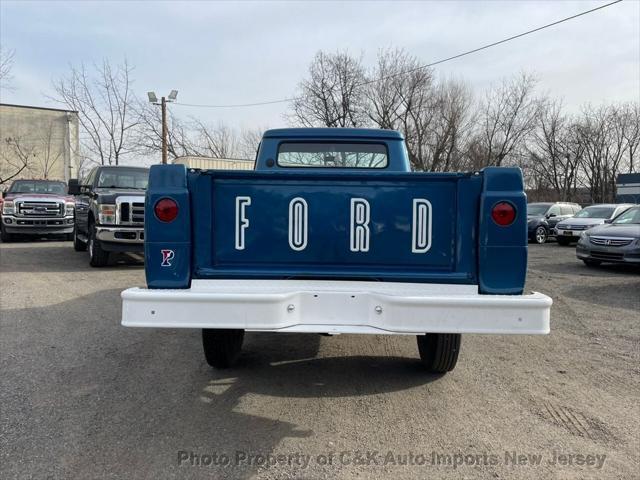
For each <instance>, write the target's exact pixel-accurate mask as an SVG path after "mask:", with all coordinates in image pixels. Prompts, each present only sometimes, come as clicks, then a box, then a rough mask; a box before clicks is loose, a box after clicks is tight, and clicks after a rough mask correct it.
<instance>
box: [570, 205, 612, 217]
mask: <svg viewBox="0 0 640 480" xmlns="http://www.w3.org/2000/svg"><path fill="white" fill-rule="evenodd" d="M614 210H615V207H585V208H583V209H582V210H580V211H579V212H578V213H576V214H575V215H574V217H575V218H611V215H613V211H614Z"/></svg>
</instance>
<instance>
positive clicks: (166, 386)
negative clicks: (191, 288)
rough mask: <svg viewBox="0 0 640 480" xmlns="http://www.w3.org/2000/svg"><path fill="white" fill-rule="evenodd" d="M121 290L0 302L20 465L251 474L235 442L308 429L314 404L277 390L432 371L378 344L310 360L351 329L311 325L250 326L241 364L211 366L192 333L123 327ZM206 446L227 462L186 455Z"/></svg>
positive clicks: (9, 410) (156, 473) (361, 390)
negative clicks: (266, 329) (26, 304)
mask: <svg viewBox="0 0 640 480" xmlns="http://www.w3.org/2000/svg"><path fill="white" fill-rule="evenodd" d="M119 295H120V290H119V289H112V290H101V291H98V292H95V293H92V294H90V295H85V296H81V297H76V298H74V299H72V300H69V301H67V302H62V303H59V304H55V305H50V306H45V307H31V308H19V309H11V310H8V309H4V310H3V311H2V329H3V337H4V338H5V339H6V342H4V343H5V345H6V347H7V351H5V352H4V353H5V354H6V355H7V356H6V357H5V358H6V360H7V361H6V364H7V365H6V366H7V367H8V368H6V369H5V380H6V385H10V386H11V387H10V388H11V389H12V392H13V393H12V395H15V396H19V397H20V398H21V401H20V402H19V404H16V405H14V404H13V403H11V404H8V405H4V406H3V414H4V415H5V416H6V417H7V418H9V419H13V420H12V423H14V424H15V425H16V428H15V429H13V430H12V431H11V432H9V434H8V437H7V439H6V440H7V442H9V443H10V444H11V445H12V451H14V453H15V455H14V458H15V460H12V461H15V462H19V463H20V469H21V471H33V470H34V469H38V468H40V469H41V468H42V465H45V466H46V467H47V468H48V469H49V471H52V472H53V473H56V472H57V473H58V475H56V477H61V478H67V477H68V478H98V477H102V476H105V475H111V476H117V477H122V478H136V477H138V478H140V474H141V472H144V475H142V476H143V477H145V478H168V477H172V478H173V477H178V478H201V477H202V476H210V475H213V476H216V477H219V478H250V477H252V476H254V475H255V474H256V473H257V472H259V471H261V469H262V468H263V467H262V466H261V465H258V464H256V463H248V462H242V461H240V462H235V460H236V459H235V457H234V456H237V455H238V452H240V453H241V454H247V455H255V454H261V455H268V454H271V453H272V452H274V451H276V449H277V448H278V447H279V446H280V444H281V443H282V442H283V441H285V440H286V439H295V438H306V437H310V436H313V435H315V433H314V431H313V429H312V425H313V424H314V423H312V422H310V423H308V424H307V420H308V419H310V418H315V417H316V416H317V415H322V414H323V412H322V411H317V412H308V411H307V410H305V407H304V405H305V404H296V403H295V401H294V402H292V401H291V400H289V401H286V400H285V399H292V398H293V399H300V401H302V399H305V398H316V397H321V398H323V397H324V398H328V399H330V398H335V397H354V399H355V398H357V397H360V396H365V395H375V394H380V393H385V392H394V391H401V390H404V389H410V388H414V387H420V386H423V385H425V384H426V383H428V382H431V381H434V380H436V379H437V378H438V376H433V375H427V374H425V372H424V371H422V370H421V368H420V364H419V361H418V360H417V355H416V357H415V358H413V359H412V358H400V357H397V356H388V355H387V356H385V355H384V354H383V352H382V350H384V349H383V348H381V355H380V356H377V355H357V356H329V357H322V356H320V357H318V356H317V355H318V354H319V350H320V347H321V346H322V345H323V342H336V341H347V339H346V338H341V337H340V336H338V337H332V338H326V337H321V336H319V335H315V334H268V333H262V334H257V333H255V334H254V333H250V334H247V338H246V342H245V343H246V348H245V349H244V354H243V356H242V357H241V361H240V363H239V365H238V366H237V367H236V368H232V369H228V370H214V369H212V368H210V367H209V366H208V365H206V363H205V362H204V358H203V353H202V345H201V338H200V332H199V331H194V330H180V329H172V330H164V329H163V330H160V329H158V330H156V329H133V328H124V327H122V326H120V324H119V321H120V305H121V303H120V298H119ZM331 350H333V349H331ZM370 351H371V350H367V352H370ZM34 355H36V356H37V358H38V364H39V365H40V366H39V368H38V369H33V368H32V360H29V359H30V358H32V357H33V356H34ZM285 401H286V404H279V403H280V402H285ZM43 405H46V408H43V407H42V406H43ZM283 405H287V406H288V407H283ZM296 405H297V406H296ZM314 405H317V404H314ZM5 407H6V408H5ZM283 408H287V410H283ZM24 412H29V415H28V417H24V418H23V414H24ZM51 412H58V413H56V414H55V415H52V414H51ZM310 413H313V415H310ZM326 415H332V414H331V413H330V411H327V412H326ZM18 418H23V420H21V421H20V422H19V423H15V422H17V420H16V419H18ZM316 421H317V419H316ZM51 439H59V441H55V442H53V441H52V440H51ZM38 444H42V445H45V444H46V446H47V449H46V451H45V453H44V454H43V455H42V456H27V455H26V454H25V453H24V452H27V451H28V450H29V448H30V447H29V446H30V445H38ZM287 444H288V445H291V444H290V443H287ZM298 448H299V447H298ZM21 452H22V453H21ZM77 452H82V455H77ZM184 452H187V453H186V454H185V453H184ZM214 453H218V454H221V453H224V454H225V455H228V456H229V457H230V458H231V461H232V464H231V465H227V466H215V465H202V464H200V463H197V462H196V460H195V458H201V456H202V455H211V454H214ZM278 453H282V452H280V451H279V452H278ZM292 453H293V452H292ZM302 453H305V452H302ZM308 453H313V452H308ZM191 454H193V455H191ZM184 455H188V456H187V458H186V459H185V457H184ZM191 458H193V459H194V460H193V462H192V461H191ZM198 462H199V460H198ZM236 463H237V464H236ZM297 476H304V471H303V470H300V471H299V472H298V474H297Z"/></svg>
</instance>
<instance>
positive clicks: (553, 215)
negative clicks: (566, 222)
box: [547, 213, 557, 218]
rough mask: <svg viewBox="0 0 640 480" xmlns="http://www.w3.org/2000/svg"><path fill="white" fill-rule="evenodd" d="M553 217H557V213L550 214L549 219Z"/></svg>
mask: <svg viewBox="0 0 640 480" xmlns="http://www.w3.org/2000/svg"><path fill="white" fill-rule="evenodd" d="M551 217H557V215H556V214H555V213H548V214H547V218H551Z"/></svg>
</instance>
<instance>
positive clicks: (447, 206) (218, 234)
mask: <svg viewBox="0 0 640 480" xmlns="http://www.w3.org/2000/svg"><path fill="white" fill-rule="evenodd" d="M213 205H216V210H215V212H216V215H215V217H214V219H213V236H214V242H213V243H214V245H215V251H214V256H215V260H216V261H215V263H216V264H217V265H219V266H222V265H225V264H242V263H252V264H253V263H271V264H298V265H304V264H317V263H322V264H324V265H327V264H346V263H351V264H354V263H355V264H362V265H377V266H385V265H394V266H397V265H398V264H401V265H406V266H407V267H416V266H420V265H422V266H426V265H428V266H430V267H434V266H436V267H440V268H443V269H447V268H451V267H452V259H453V253H454V252H453V251H452V250H453V244H454V242H453V239H454V237H455V233H456V232H455V230H456V224H455V213H454V212H455V210H454V208H455V205H456V184H455V183H454V182H449V183H444V182H434V183H425V182H421V183H415V184H406V185H404V186H402V187H399V186H398V185H394V186H393V187H390V186H389V185H386V184H385V183H384V182H371V181H370V182H350V181H343V182H341V183H340V184H339V186H337V185H336V184H335V180H332V187H331V190H330V191H329V189H328V188H327V186H326V185H323V184H322V182H314V183H308V184H305V185H303V184H297V185H295V187H293V189H292V183H291V182H287V183H283V182H278V181H272V182H269V181H263V182H259V183H258V182H255V181H253V182H251V183H244V182H242V181H236V180H215V181H214V186H213Z"/></svg>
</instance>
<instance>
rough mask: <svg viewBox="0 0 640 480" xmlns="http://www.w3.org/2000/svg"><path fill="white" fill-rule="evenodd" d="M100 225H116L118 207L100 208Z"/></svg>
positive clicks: (102, 206)
mask: <svg viewBox="0 0 640 480" xmlns="http://www.w3.org/2000/svg"><path fill="white" fill-rule="evenodd" d="M98 223H100V224H103V225H107V224H115V223H116V206H115V205H100V206H99V207H98Z"/></svg>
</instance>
